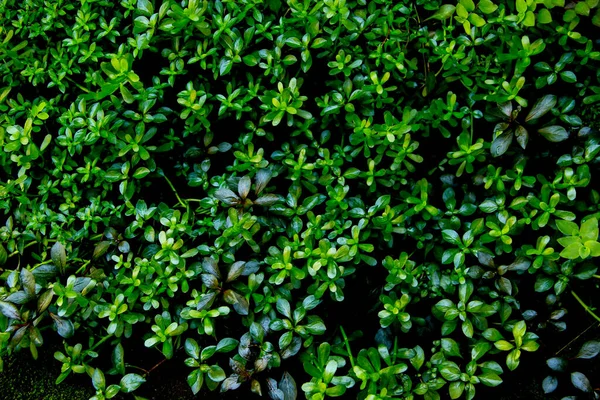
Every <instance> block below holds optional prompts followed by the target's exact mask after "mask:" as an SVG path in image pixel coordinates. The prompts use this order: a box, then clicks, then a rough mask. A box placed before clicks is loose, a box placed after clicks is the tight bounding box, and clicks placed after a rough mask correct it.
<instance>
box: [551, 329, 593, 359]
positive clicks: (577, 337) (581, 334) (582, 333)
mask: <svg viewBox="0 0 600 400" xmlns="http://www.w3.org/2000/svg"><path fill="white" fill-rule="evenodd" d="M594 326H598V327H600V325H598V324H596V323H595V322H593V323H592V324H591V325H590V326H588V327H587V328H586V329H585V330H584V331H583V332H581V333H580V334H579V335H577V336H575V338H574V339H573V340H571V341H570V342H569V343H567V344H565V345H564V346H563V347H562V348H561V349H560V350H559V351H557V352H556V354H554V355H555V356H557V355H559V354H560V353H562V351H563V350H564V349H566V348H567V347H569V346H570V345H571V344H572V343H573V342H575V341H576V340H577V339H579V338H580V337H581V336H583V335H584V334H585V333H586V332H587V331H589V330H590V329H592V328H593V327H594Z"/></svg>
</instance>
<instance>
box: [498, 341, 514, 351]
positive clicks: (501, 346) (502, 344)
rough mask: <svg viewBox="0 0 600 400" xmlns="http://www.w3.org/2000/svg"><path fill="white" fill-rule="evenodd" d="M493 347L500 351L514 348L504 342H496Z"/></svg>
mask: <svg viewBox="0 0 600 400" xmlns="http://www.w3.org/2000/svg"><path fill="white" fill-rule="evenodd" d="M494 346H496V348H497V349H498V350H502V351H508V350H511V349H513V348H514V347H515V346H514V345H513V344H512V343H510V342H508V341H506V340H498V341H497V342H495V343H494Z"/></svg>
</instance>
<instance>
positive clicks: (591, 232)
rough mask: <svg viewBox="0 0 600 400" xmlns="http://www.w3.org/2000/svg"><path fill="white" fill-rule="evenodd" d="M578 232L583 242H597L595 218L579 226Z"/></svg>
mask: <svg viewBox="0 0 600 400" xmlns="http://www.w3.org/2000/svg"><path fill="white" fill-rule="evenodd" d="M579 232H580V234H581V237H582V239H583V241H584V242H587V241H588V240H598V220H597V219H596V218H589V219H588V220H586V221H585V222H584V223H583V224H581V229H580V230H579Z"/></svg>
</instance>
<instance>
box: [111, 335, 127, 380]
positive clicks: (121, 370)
mask: <svg viewBox="0 0 600 400" xmlns="http://www.w3.org/2000/svg"><path fill="white" fill-rule="evenodd" d="M112 363H113V367H114V368H115V371H116V372H117V373H118V374H121V375H124V374H125V351H124V349H123V345H122V344H121V343H120V342H119V343H118V344H117V345H116V346H115V348H114V350H113V352H112Z"/></svg>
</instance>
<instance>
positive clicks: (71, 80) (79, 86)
mask: <svg viewBox="0 0 600 400" xmlns="http://www.w3.org/2000/svg"><path fill="white" fill-rule="evenodd" d="M65 79H66V80H68V81H69V82H71V83H74V84H75V86H77V87H78V88H79V90H83V91H84V92H86V93H90V91H89V90H88V89H86V88H84V87H83V86H81V85H80V84H79V83H77V82H75V81H74V80H73V79H71V78H70V77H68V76H65Z"/></svg>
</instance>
